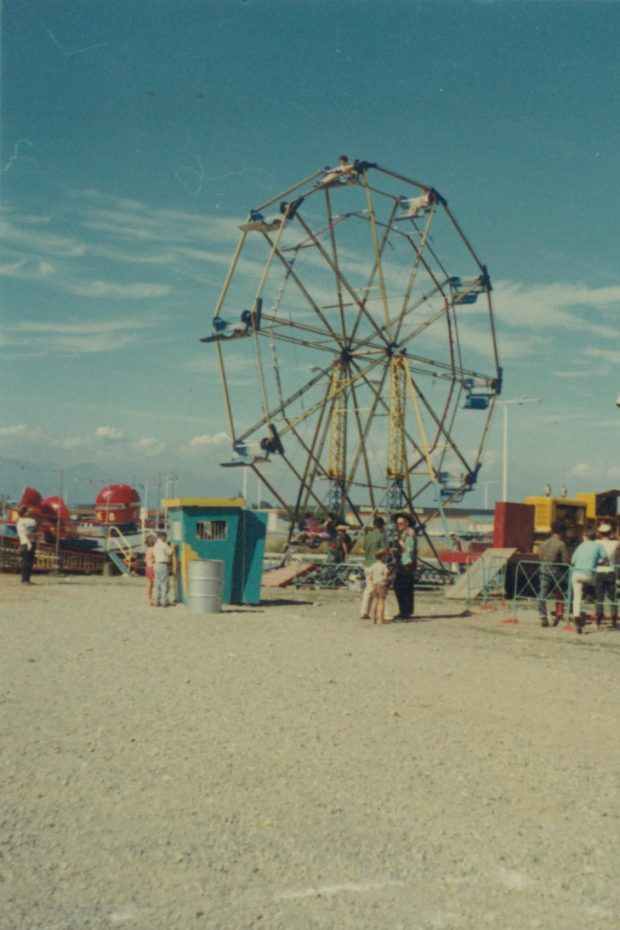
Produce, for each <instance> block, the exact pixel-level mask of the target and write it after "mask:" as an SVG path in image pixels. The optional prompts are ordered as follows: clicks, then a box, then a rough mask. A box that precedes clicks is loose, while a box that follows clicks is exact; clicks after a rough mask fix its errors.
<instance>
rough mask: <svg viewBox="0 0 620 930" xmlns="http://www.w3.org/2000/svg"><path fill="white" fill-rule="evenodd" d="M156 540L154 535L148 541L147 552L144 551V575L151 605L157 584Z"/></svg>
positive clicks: (151, 604) (147, 597) (147, 595)
mask: <svg viewBox="0 0 620 930" xmlns="http://www.w3.org/2000/svg"><path fill="white" fill-rule="evenodd" d="M154 542H155V540H154V539H153V537H152V536H149V538H148V539H147V541H146V552H145V553H144V575H145V577H146V599H147V601H148V603H149V607H152V606H153V585H154V584H155V553H154V552H153V544H154Z"/></svg>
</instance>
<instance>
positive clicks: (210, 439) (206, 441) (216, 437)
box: [189, 432, 230, 449]
mask: <svg viewBox="0 0 620 930" xmlns="http://www.w3.org/2000/svg"><path fill="white" fill-rule="evenodd" d="M225 442H230V439H229V436H228V434H227V433H224V432H220V433H214V434H210V433H203V434H202V435H201V436H194V438H193V439H191V440H190V443H189V444H190V446H191V448H193V449H196V448H202V447H204V446H221V445H222V444H223V443H225Z"/></svg>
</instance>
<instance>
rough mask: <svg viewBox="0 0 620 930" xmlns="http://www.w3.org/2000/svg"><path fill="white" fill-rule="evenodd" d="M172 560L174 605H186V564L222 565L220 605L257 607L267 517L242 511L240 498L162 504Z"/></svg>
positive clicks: (181, 499) (177, 500) (184, 499)
mask: <svg viewBox="0 0 620 930" xmlns="http://www.w3.org/2000/svg"><path fill="white" fill-rule="evenodd" d="M163 504H164V507H165V508H166V510H167V511H168V529H169V541H170V542H171V543H172V544H173V545H174V546H175V547H176V554H177V599H179V600H182V601H183V603H185V604H186V603H187V599H188V589H189V563H190V562H191V561H193V560H195V559H201V560H204V561H210V560H219V561H222V562H223V563H224V584H223V589H222V602H223V603H224V604H258V603H259V602H260V586H261V578H262V574H263V555H264V552H265V536H266V532H267V515H266V514H263V513H256V512H255V511H253V510H246V509H245V506H244V505H245V501H244V499H243V498H242V497H177V498H170V499H167V500H164V501H163Z"/></svg>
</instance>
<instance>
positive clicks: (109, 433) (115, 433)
mask: <svg viewBox="0 0 620 930" xmlns="http://www.w3.org/2000/svg"><path fill="white" fill-rule="evenodd" d="M95 439H97V440H102V441H104V442H118V441H119V440H120V439H123V433H122V432H121V431H120V430H119V429H117V427H116V426H98V427H97V429H96V430H95Z"/></svg>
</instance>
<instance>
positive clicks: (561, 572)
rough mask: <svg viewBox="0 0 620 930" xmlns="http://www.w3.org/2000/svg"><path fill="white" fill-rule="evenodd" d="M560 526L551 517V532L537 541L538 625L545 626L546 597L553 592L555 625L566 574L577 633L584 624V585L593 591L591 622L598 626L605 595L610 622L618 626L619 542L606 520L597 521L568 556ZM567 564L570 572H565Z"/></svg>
mask: <svg viewBox="0 0 620 930" xmlns="http://www.w3.org/2000/svg"><path fill="white" fill-rule="evenodd" d="M563 536H564V526H563V524H562V523H561V522H559V521H555V522H554V523H552V525H551V535H550V537H549V538H548V539H546V540H545V541H544V542H542V543H541V545H540V549H539V553H538V554H539V558H540V562H541V567H540V587H539V596H538V613H539V616H540V622H541V626H544V627H548V626H549V625H550V624H549V619H548V616H547V599H548V598H549V596H550V595H554V596H555V600H556V610H555V615H554V618H553V621H552V623H553V625H554V626H556V625H557V623H558V622H559V620H560V617H561V616H562V614H563V601H564V595H565V591H566V586H565V580H564V579H565V578H566V577H567V576H568V575H569V574H570V586H571V604H572V610H571V616H572V620H573V623H574V624H575V627H576V629H577V632H578V633H582V632H583V628H584V626H585V617H584V611H583V608H582V605H583V596H584V588H586V587H589V588H590V589H592V590H593V592H594V599H595V615H594V616H595V622H596V625H597V626H598V627H600V626H601V624H602V622H603V618H604V615H605V599H607V601H608V602H609V605H610V613H611V623H612V626H613V627H617V626H618V594H617V571H616V568H617V566H620V542H619V541H618V539H616V538H615V536H614V533H613V527H612V526H611V524H610V523H601V524H600V525H599V526H598V528H597V529H596V530H591V531H590V532H589V533H587V535H586V538H585V539H584V541H583V542H581V543H580V544H579V545H578V546H577V548H576V549H575V551H574V552H573V554H572V556H571V555H570V553H569V550H568V547H567V545H566V542H565V541H564V538H563ZM569 567H570V572H569Z"/></svg>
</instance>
